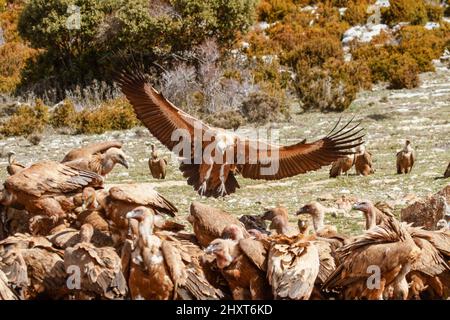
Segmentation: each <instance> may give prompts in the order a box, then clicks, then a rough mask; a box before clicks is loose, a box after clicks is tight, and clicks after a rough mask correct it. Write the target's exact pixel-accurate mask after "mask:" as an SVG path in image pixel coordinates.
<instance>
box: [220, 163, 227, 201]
mask: <svg viewBox="0 0 450 320" xmlns="http://www.w3.org/2000/svg"><path fill="white" fill-rule="evenodd" d="M225 165H226V163H225V164H222V165H221V166H220V176H219V179H220V186H219V189H218V192H219V196H221V197H224V196H226V195H227V189H226V187H225V174H224V172H225Z"/></svg>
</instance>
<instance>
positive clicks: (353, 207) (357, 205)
mask: <svg viewBox="0 0 450 320" xmlns="http://www.w3.org/2000/svg"><path fill="white" fill-rule="evenodd" d="M352 210H359V211H361V204H360V203H355V204H354V205H353V206H352Z"/></svg>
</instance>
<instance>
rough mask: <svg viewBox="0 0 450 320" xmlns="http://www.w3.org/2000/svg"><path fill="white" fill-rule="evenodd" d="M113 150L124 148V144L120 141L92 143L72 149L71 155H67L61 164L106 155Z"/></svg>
mask: <svg viewBox="0 0 450 320" xmlns="http://www.w3.org/2000/svg"><path fill="white" fill-rule="evenodd" d="M111 148H117V149H120V148H122V143H121V142H118V141H108V142H97V143H91V144H88V145H87V146H84V147H81V148H77V149H72V150H71V151H70V152H69V153H67V154H66V155H65V156H64V159H63V160H62V161H61V162H62V163H64V162H69V161H73V160H76V159H83V158H89V157H91V156H93V155H94V154H101V153H105V152H106V151H108V150H109V149H111Z"/></svg>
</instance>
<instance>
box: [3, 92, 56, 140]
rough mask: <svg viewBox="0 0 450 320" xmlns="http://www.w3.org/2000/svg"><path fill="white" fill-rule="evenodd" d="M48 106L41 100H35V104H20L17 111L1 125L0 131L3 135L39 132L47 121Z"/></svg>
mask: <svg viewBox="0 0 450 320" xmlns="http://www.w3.org/2000/svg"><path fill="white" fill-rule="evenodd" d="M48 119H49V112H48V107H47V106H46V105H44V104H43V103H42V101H41V100H39V99H37V100H36V106H35V107H32V106H29V105H22V106H20V107H19V108H18V109H17V111H16V112H15V113H14V115H12V116H11V117H10V118H8V119H7V120H6V121H5V122H4V123H3V124H2V126H1V129H0V132H1V133H2V134H3V135H5V136H21V135H22V136H28V135H31V134H35V133H41V132H42V131H43V130H44V128H45V126H46V125H47V123H48Z"/></svg>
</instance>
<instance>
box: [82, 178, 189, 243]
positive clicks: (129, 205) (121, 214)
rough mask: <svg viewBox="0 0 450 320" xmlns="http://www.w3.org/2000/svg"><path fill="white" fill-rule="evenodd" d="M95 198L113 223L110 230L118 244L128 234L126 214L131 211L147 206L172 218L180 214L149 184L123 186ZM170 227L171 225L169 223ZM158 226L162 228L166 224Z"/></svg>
mask: <svg viewBox="0 0 450 320" xmlns="http://www.w3.org/2000/svg"><path fill="white" fill-rule="evenodd" d="M95 197H96V201H97V202H98V203H99V205H100V206H101V207H102V208H103V210H104V211H105V217H106V218H107V219H108V220H109V221H110V222H111V224H110V230H111V231H112V232H113V235H114V241H115V242H116V243H122V242H123V241H124V240H125V238H126V235H127V233H128V219H127V218H126V214H127V213H128V212H129V211H132V210H133V209H135V208H137V207H139V206H145V207H147V208H149V209H151V210H153V211H154V212H156V213H157V214H167V215H170V216H172V217H173V216H175V215H176V213H177V212H178V209H177V208H176V207H175V206H174V205H173V204H172V203H171V202H170V201H169V200H167V199H166V198H164V197H163V196H162V195H161V194H160V193H158V192H157V191H156V190H155V189H153V187H152V186H151V185H148V184H139V183H134V184H121V185H118V186H114V187H112V188H110V189H109V190H108V191H104V190H101V191H96V192H95V195H94V194H92V193H91V196H90V198H91V199H93V198H95ZM91 201H93V200H91ZM172 224H174V223H172ZM168 225H171V224H170V223H168ZM158 226H159V227H161V228H162V227H163V226H164V222H163V224H158ZM179 229H181V228H179Z"/></svg>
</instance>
